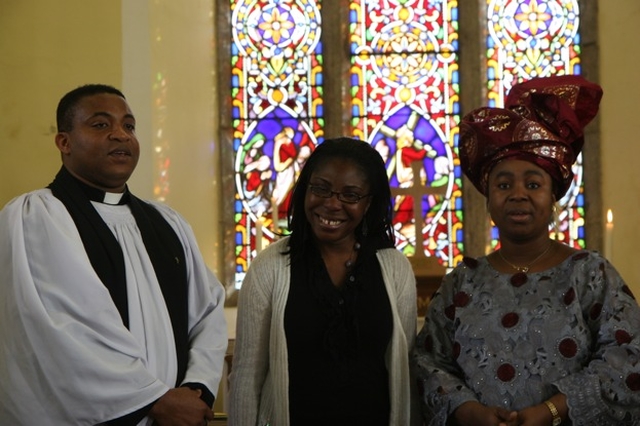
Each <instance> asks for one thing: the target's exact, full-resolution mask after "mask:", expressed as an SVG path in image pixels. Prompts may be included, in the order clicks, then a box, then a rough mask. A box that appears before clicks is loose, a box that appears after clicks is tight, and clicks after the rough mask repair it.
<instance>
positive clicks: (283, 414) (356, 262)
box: [229, 138, 419, 426]
mask: <svg viewBox="0 0 640 426" xmlns="http://www.w3.org/2000/svg"><path fill="white" fill-rule="evenodd" d="M374 188H375V191H373V189H374ZM391 211H392V210H391V190H390V188H389V182H388V180H387V172H386V168H385V164H384V161H383V160H382V158H381V156H380V154H379V153H378V152H377V151H376V150H375V149H374V148H373V147H371V145H369V144H368V143H366V142H363V141H359V140H356V139H350V138H338V139H329V140H326V141H325V142H323V143H321V144H320V145H318V146H317V147H316V149H315V151H314V152H313V153H312V154H311V156H310V157H309V159H308V160H307V163H306V164H305V166H304V167H303V169H302V171H301V172H300V176H299V178H298V181H297V183H296V185H295V187H294V190H293V194H292V198H291V204H290V205H289V210H288V223H289V231H290V232H291V233H290V235H289V236H288V237H285V238H282V239H280V240H279V241H278V242H276V243H274V244H271V245H270V246H269V247H267V248H266V249H265V250H263V251H262V252H261V253H260V254H259V255H258V257H257V258H256V259H255V260H254V261H253V263H252V264H251V266H250V268H249V271H248V272H247V275H246V278H245V280H244V282H243V284H242V290H240V295H239V299H238V322H237V329H236V345H235V353H234V364H233V370H232V372H231V376H230V379H231V391H230V392H231V393H230V398H229V399H230V407H229V412H230V417H229V420H230V425H266V424H271V425H279V426H280V425H282V426H288V425H293V426H298V425H304V426H314V425H332V426H341V425H344V426H346V425H354V424H366V425H371V426H390V425H412V424H417V423H418V422H419V419H418V417H412V409H414V410H413V412H414V413H415V412H418V410H415V408H416V407H417V404H414V403H413V402H414V401H417V398H416V397H415V392H413V389H412V388H411V386H413V384H414V383H415V381H414V380H411V379H410V377H409V354H410V353H411V351H412V349H413V341H414V337H415V331H416V330H415V327H416V288H415V278H414V275H413V270H412V269H411V265H410V264H409V261H408V260H407V258H406V257H405V256H404V255H403V254H402V253H400V252H399V251H398V250H396V249H395V246H394V235H393V231H392V229H391Z"/></svg>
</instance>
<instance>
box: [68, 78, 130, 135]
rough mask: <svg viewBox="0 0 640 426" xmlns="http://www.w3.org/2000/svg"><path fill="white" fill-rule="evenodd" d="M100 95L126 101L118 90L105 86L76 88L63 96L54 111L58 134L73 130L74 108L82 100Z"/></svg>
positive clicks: (87, 85) (88, 85)
mask: <svg viewBox="0 0 640 426" xmlns="http://www.w3.org/2000/svg"><path fill="white" fill-rule="evenodd" d="M101 93H111V94H112V95H117V96H120V97H121V98H123V99H126V98H125V97H124V95H123V94H122V92H121V91H120V90H118V89H116V88H115V87H113V86H109V85H106V84H85V85H84V86H80V87H77V88H75V89H73V90H72V91H70V92H69V93H67V94H66V95H64V96H63V97H62V99H60V102H58V109H57V110H56V124H57V126H58V132H68V131H70V130H72V129H73V116H74V113H75V108H76V106H77V105H78V103H79V102H80V101H81V100H82V99H84V98H86V97H88V96H93V95H99V94H101Z"/></svg>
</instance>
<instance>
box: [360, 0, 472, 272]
mask: <svg viewBox="0 0 640 426" xmlns="http://www.w3.org/2000/svg"><path fill="white" fill-rule="evenodd" d="M349 21H350V45H351V55H352V59H351V94H352V104H351V110H352V113H351V116H352V126H353V129H354V135H355V137H358V138H360V139H363V140H366V141H368V142H369V143H371V144H372V145H373V146H374V147H375V148H376V149H377V150H378V151H379V152H380V153H381V155H382V157H383V158H384V160H385V162H386V165H387V170H388V174H389V180H390V183H391V186H392V191H393V194H394V221H393V225H394V230H395V234H396V239H397V245H398V248H399V249H400V250H401V251H402V252H404V253H405V254H407V255H408V256H416V257H434V258H436V259H437V260H438V262H439V263H440V264H441V265H443V266H445V267H453V266H455V265H456V264H457V263H458V262H459V261H461V260H462V252H463V232H462V198H461V186H462V183H461V179H462V174H461V171H460V165H459V159H458V156H457V137H458V127H457V125H458V122H459V92H460V88H459V81H458V80H459V74H458V32H457V27H458V17H457V2H455V1H427V0H395V1H394V0H386V1H365V0H359V1H352V2H351V7H350V19H349ZM416 228H417V229H418V231H416Z"/></svg>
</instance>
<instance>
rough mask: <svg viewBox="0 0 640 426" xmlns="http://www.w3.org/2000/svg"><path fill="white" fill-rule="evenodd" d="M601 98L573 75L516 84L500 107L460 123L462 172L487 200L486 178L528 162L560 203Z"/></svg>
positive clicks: (596, 88) (592, 86)
mask: <svg viewBox="0 0 640 426" xmlns="http://www.w3.org/2000/svg"><path fill="white" fill-rule="evenodd" d="M601 98H602V88H601V87H600V86H598V85H597V84H594V83H590V82H589V81H587V80H585V79H584V78H582V77H580V76H575V75H565V76H553V77H544V78H534V79H532V80H529V81H526V82H523V83H520V84H516V85H515V86H513V88H512V89H511V91H510V92H509V95H508V96H507V99H506V100H505V107H504V108H489V107H483V108H479V109H476V110H474V111H471V112H470V113H469V114H467V115H465V116H464V118H463V119H462V121H461V123H460V141H459V153H460V164H461V166H462V170H463V172H464V173H465V174H466V175H467V177H468V178H469V180H471V182H472V183H473V184H474V185H475V187H476V188H478V190H479V191H480V192H481V193H482V194H484V195H485V196H486V195H487V181H488V178H489V173H490V172H491V169H493V167H494V166H495V165H496V164H497V163H498V162H500V161H502V160H504V159H506V158H509V159H516V160H525V161H530V162H532V163H534V164H536V165H537V166H539V167H541V168H542V169H544V170H545V171H546V172H547V173H549V175H550V176H551V178H552V179H553V180H554V181H555V183H556V187H557V191H556V194H555V195H556V198H557V199H558V200H559V199H560V198H562V196H563V195H564V194H565V193H566V192H567V190H568V189H569V187H570V185H571V181H572V179H573V172H572V171H571V166H572V165H573V163H574V162H575V160H576V158H577V156H578V154H579V153H580V151H581V150H582V145H583V144H584V134H583V131H584V127H585V126H586V125H587V124H588V123H589V122H590V121H591V120H592V119H593V118H594V117H595V116H596V114H597V112H598V107H599V105H600V99H601Z"/></svg>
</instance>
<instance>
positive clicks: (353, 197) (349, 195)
mask: <svg viewBox="0 0 640 426" xmlns="http://www.w3.org/2000/svg"><path fill="white" fill-rule="evenodd" d="M309 190H311V193H312V194H313V195H315V196H318V197H320V198H331V197H333V194H335V195H336V196H337V197H338V200H339V201H342V202H343V203H347V204H356V203H357V202H359V201H360V200H362V199H363V198H366V197H370V196H371V194H366V195H360V194H356V193H355V192H336V191H332V190H330V189H329V188H326V187H324V186H318V185H309Z"/></svg>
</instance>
